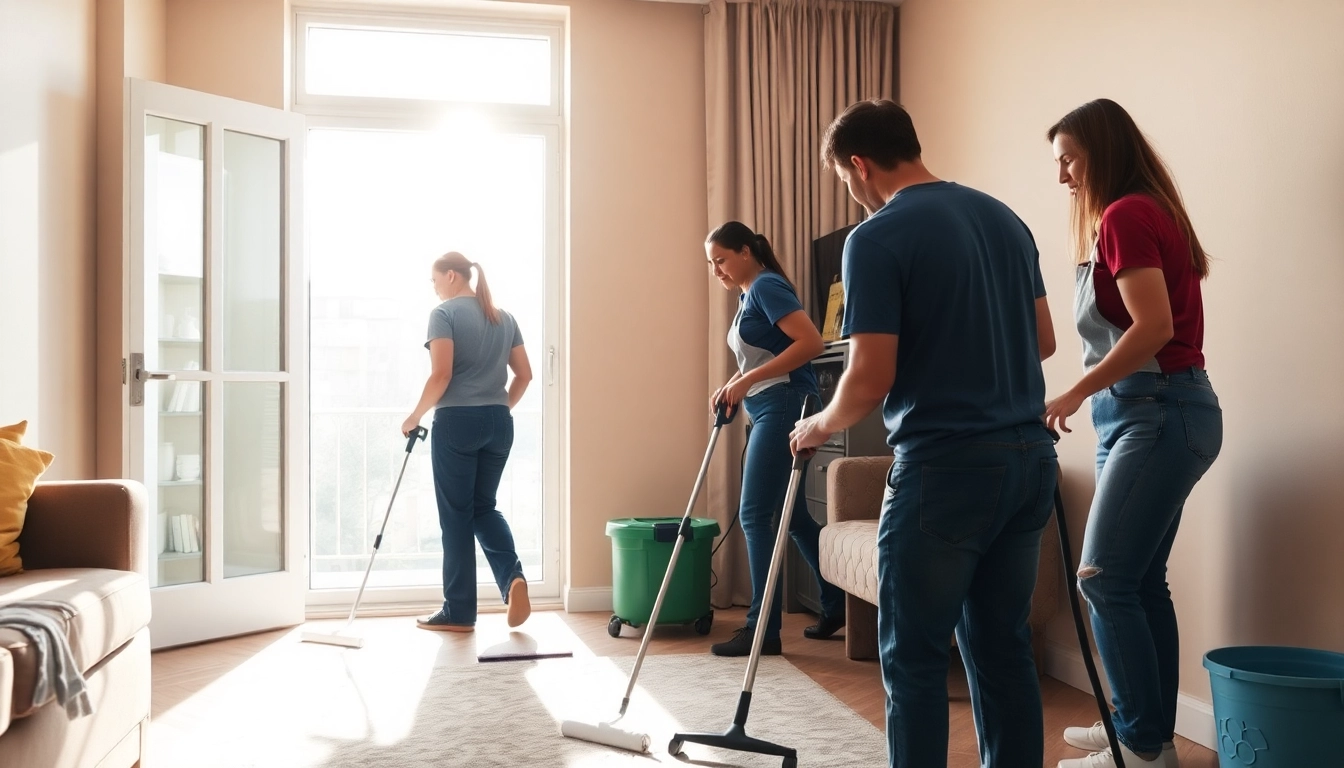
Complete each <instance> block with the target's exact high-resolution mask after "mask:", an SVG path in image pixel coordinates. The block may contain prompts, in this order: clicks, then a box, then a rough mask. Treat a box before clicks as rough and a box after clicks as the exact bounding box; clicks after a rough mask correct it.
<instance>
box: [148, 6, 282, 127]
mask: <svg viewBox="0 0 1344 768" xmlns="http://www.w3.org/2000/svg"><path fill="white" fill-rule="evenodd" d="M166 2H167V6H168V9H167V27H168V30H169V34H168V40H167V69H166V74H167V80H166V81H165V82H167V83H169V84H171V85H180V86H182V87H183V88H191V89H192V90H197V91H205V92H206V93H214V94H218V95H220V96H228V97H230V98H234V99H240V100H242V101H251V102H254V103H256V104H264V105H266V106H268V107H276V108H277V109H284V107H285V72H286V69H285V53H286V50H287V45H286V40H285V35H286V26H285V12H286V3H285V2H284V0H230V2H227V3H222V2H219V0H166ZM225 63H227V65H225Z"/></svg>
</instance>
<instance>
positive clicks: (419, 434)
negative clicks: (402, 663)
mask: <svg viewBox="0 0 1344 768" xmlns="http://www.w3.org/2000/svg"><path fill="white" fill-rule="evenodd" d="M428 434H429V430H428V429H425V428H424V427H416V428H415V429H413V430H411V432H410V434H409V435H407V436H406V437H407V440H406V458H405V459H402V461H401V471H400V472H398V473H397V482H396V485H393V486H392V496H391V497H390V498H388V500H387V511H386V512H384V513H383V525H382V527H381V528H379V529H378V536H377V537H376V538H374V540H373V554H370V555H369V564H368V565H367V566H366V567H365V568H364V579H363V580H362V581H360V582H359V592H358V593H356V594H355V602H354V604H353V605H351V606H350V617H349V618H348V619H346V620H345V626H344V627H341V628H340V630H338V631H337V634H340V633H341V632H344V631H345V629H346V627H349V626H350V625H351V624H353V623H354V621H355V611H358V610H359V601H360V600H361V599H363V597H364V587H365V586H366V585H367V584H368V583H369V573H370V572H372V571H373V556H374V555H376V554H378V547H381V546H382V545H383V531H385V530H387V521H388V518H390V517H392V503H393V502H395V501H396V500H397V491H399V490H401V478H402V476H403V475H405V474H406V465H407V464H409V463H410V461H411V449H412V448H414V447H415V441H416V440H424V439H425V436H426V435H428Z"/></svg>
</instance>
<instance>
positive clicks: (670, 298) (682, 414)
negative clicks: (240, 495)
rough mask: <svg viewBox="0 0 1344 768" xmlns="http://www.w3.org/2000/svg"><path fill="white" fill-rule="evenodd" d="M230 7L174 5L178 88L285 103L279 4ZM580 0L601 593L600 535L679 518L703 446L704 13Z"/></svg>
mask: <svg viewBox="0 0 1344 768" xmlns="http://www.w3.org/2000/svg"><path fill="white" fill-rule="evenodd" d="M415 4H416V5H420V6H431V7H432V6H434V5H435V3H433V2H416V3H415ZM223 5H225V4H223V3H219V2H214V1H213V0H168V27H169V34H168V37H169V41H170V42H169V45H168V82H170V83H173V84H175V85H182V86H185V87H189V88H196V89H199V90H205V91H209V92H213V93H219V94H222V95H226V96H233V97H235V98H241V99H246V100H249V101H260V102H261V103H268V104H272V105H273V106H278V103H277V102H275V101H274V99H276V98H278V96H279V95H280V94H282V93H283V89H284V85H285V73H284V68H283V64H284V61H283V58H284V55H283V53H281V54H280V55H277V52H278V51H280V50H281V49H282V48H283V47H284V44H285V39H284V35H285V34H287V33H285V32H284V31H283V24H284V21H285V19H284V14H283V13H277V12H276V11H277V9H279V8H281V7H282V5H283V4H282V2H281V0H256V2H249V3H245V4H242V5H245V6H246V10H245V11H243V12H241V13H239V14H238V15H237V16H233V10H232V9H233V7H234V5H235V4H233V3H230V4H228V6H229V13H227V14H224V13H223V11H221V10H220V8H221V6H223ZM558 5H565V4H558ZM567 5H568V8H569V14H570V16H569V30H570V36H569V43H570V52H571V62H570V72H571V89H570V116H571V119H570V125H569V130H568V139H569V158H568V166H569V177H570V188H569V191H568V205H569V215H570V230H569V255H570V261H569V270H568V280H569V300H568V314H569V327H568V336H567V343H568V345H569V365H568V369H567V372H568V376H569V395H570V402H569V419H570V429H569V435H568V444H567V445H566V446H565V449H564V453H565V461H566V462H567V463H568V468H569V472H570V475H569V478H568V487H567V491H566V496H565V506H566V508H567V510H568V513H569V516H570V520H571V526H570V531H569V533H568V535H569V536H570V537H571V538H569V539H568V542H569V545H570V546H569V552H570V559H569V563H568V571H569V572H568V579H567V581H568V583H569V585H570V586H571V587H574V588H578V589H589V588H601V587H605V586H608V585H610V584H611V555H610V552H611V543H610V541H609V540H608V539H607V538H606V535H605V533H604V525H605V522H606V521H607V520H608V519H611V518H615V517H625V516H631V515H679V514H681V512H682V509H683V507H684V505H685V503H686V502H685V495H686V494H687V493H689V490H690V486H691V482H692V480H693V479H694V477H695V471H696V469H697V468H698V466H699V458H700V456H701V454H702V453H703V452H704V440H705V439H706V437H707V435H708V422H707V418H706V417H705V413H704V402H705V397H706V396H707V394H708V393H707V392H706V391H705V380H706V377H707V373H706V353H705V336H706V334H707V333H708V331H707V326H706V320H705V312H706V305H707V298H706V295H707V294H706V290H705V284H706V283H705V280H706V278H705V270H704V265H703V258H704V257H703V251H702V250H701V243H702V242H703V239H704V236H705V232H706V231H707V220H706V215H707V214H706V207H707V204H706V191H705V117H704V53H703V51H704V31H703V30H704V22H703V19H702V16H701V10H700V8H699V7H698V6H694V5H685V4H669V3H648V2H636V1H635V0H574V2H572V3H569V4H567ZM499 7H502V6H501V5H500V4H484V5H477V6H476V10H477V11H479V10H480V9H481V8H487V9H489V8H495V9H497V8H499ZM221 14H222V15H221ZM226 16H227V17H228V18H224V17H226ZM257 51H260V53H259V54H256V53H255V52H257ZM254 57H255V58H254ZM258 59H259V60H260V61H261V62H262V63H258V62H257V60H258ZM533 356H534V365H537V366H541V365H542V364H543V363H544V352H543V350H540V349H537V350H534V351H533ZM540 384H541V377H539V378H538V382H537V384H534V386H540ZM408 386H409V385H408ZM407 391H408V397H410V396H411V395H410V390H409V389H408V390H407ZM407 402H408V404H409V402H410V400H408V401H407Z"/></svg>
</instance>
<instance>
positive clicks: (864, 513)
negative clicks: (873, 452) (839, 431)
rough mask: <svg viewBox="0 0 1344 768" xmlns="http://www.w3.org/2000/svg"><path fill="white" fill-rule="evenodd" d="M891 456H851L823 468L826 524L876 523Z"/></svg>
mask: <svg viewBox="0 0 1344 768" xmlns="http://www.w3.org/2000/svg"><path fill="white" fill-rule="evenodd" d="M892 461H894V459H892V457H890V456H853V457H848V458H844V459H836V460H835V461H832V462H831V464H830V466H829V467H827V469H826V517H827V521H828V522H832V523H840V522H844V521H845V520H876V519H877V518H878V517H880V516H881V514H882V495H883V494H884V493H886V490H887V472H888V471H890V470H891V463H892Z"/></svg>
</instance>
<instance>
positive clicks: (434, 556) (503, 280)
mask: <svg viewBox="0 0 1344 768" xmlns="http://www.w3.org/2000/svg"><path fill="white" fill-rule="evenodd" d="M546 158H547V147H546V142H545V139H544V137H542V136H537V135H527V134H511V133H502V132H492V131H489V130H485V131H481V132H469V133H464V134H463V135H455V134H452V133H449V134H447V135H444V134H439V133H414V132H397V131H360V130H338V129H320V130H312V131H310V132H309V139H308V154H307V163H308V166H307V167H308V177H307V182H308V183H307V187H306V189H307V190H308V193H307V199H308V208H307V210H306V211H305V215H306V220H307V222H308V225H307V232H308V243H309V247H308V253H309V254H310V255H311V264H312V280H311V308H312V309H311V311H312V320H311V326H310V327H311V331H312V337H311V339H312V340H311V345H312V346H311V382H312V390H311V391H312V400H311V406H312V422H311V423H312V443H311V445H312V448H311V459H312V493H313V518H312V536H313V541H312V553H313V556H312V558H311V564H312V565H311V568H312V574H311V575H312V578H311V584H312V586H313V588H315V589H325V588H354V587H358V586H359V582H360V578H361V576H362V574H363V569H364V567H365V565H366V564H367V562H368V552H369V546H370V545H371V544H372V543H373V539H374V536H375V535H377V533H378V528H379V526H380V525H381V524H382V520H383V516H384V514H385V513H386V511H387V508H388V504H389V501H390V496H391V494H392V489H393V486H394V485H395V484H396V481H397V477H398V473H399V472H400V471H401V467H402V462H403V460H404V459H405V458H406V454H405V448H406V439H405V438H403V437H402V436H401V433H400V431H399V428H400V425H401V422H402V420H403V419H405V418H406V415H407V414H408V413H409V412H410V409H411V408H412V407H413V406H414V404H415V402H416V399H417V398H418V397H419V395H420V390H421V388H422V387H423V385H424V381H425V379H426V377H427V376H428V375H429V354H428V353H427V352H426V350H425V347H424V341H425V329H426V327H427V322H428V319H429V313H430V311H431V310H432V309H433V308H434V307H435V306H436V305H437V304H438V303H439V301H438V299H436V298H435V296H434V293H433V287H432V285H431V283H430V271H431V268H432V264H433V261H434V259H435V258H437V257H438V256H440V255H442V254H443V253H445V252H447V251H450V250H456V251H461V252H462V253H464V254H466V256H467V257H468V258H469V259H471V260H472V261H476V262H479V263H480V264H481V266H482V267H483V269H484V272H485V274H486V277H487V279H488V281H489V285H490V290H491V292H492V293H493V294H494V299H495V301H496V303H497V304H498V306H499V307H500V308H501V309H504V310H507V311H508V312H510V313H511V314H513V315H514V317H515V318H516V319H517V320H518V325H519V328H520V329H521V331H522V336H523V340H524V342H525V344H526V345H527V349H528V354H529V355H530V356H531V360H532V367H533V369H534V370H541V367H542V365H543V364H544V361H543V359H542V358H541V352H540V350H541V349H543V347H542V340H543V339H544V338H545V336H544V335H543V334H544V331H545V329H544V328H543V324H542V319H543V317H544V315H543V307H544V303H543V286H544V284H543V275H544V272H545V270H544V266H545V263H544V260H543V259H544V254H545V238H544V233H545V225H546V215H547V213H546V210H545V204H544V202H545V189H546V187H545V184H546V183H547V181H546ZM501 201H507V203H503V202H501ZM544 390H545V387H544V386H543V385H542V383H541V381H540V377H538V381H536V382H534V383H533V384H532V386H531V387H529V388H528V391H527V394H526V396H525V397H524V398H523V400H522V402H520V403H519V404H518V406H517V407H516V408H515V409H514V411H513V417H514V443H513V450H512V452H511V454H510V457H509V462H508V465H507V466H506V467H505V470H504V476H503V479H502V481H501V483H500V487H499V493H498V496H497V499H496V507H497V508H498V509H499V511H500V512H501V513H503V515H504V517H505V518H506V519H507V520H508V521H509V525H510V527H511V528H512V529H513V536H514V541H515V544H516V546H517V550H518V556H519V558H520V559H521V560H522V564H523V569H524V571H525V573H526V574H527V577H528V579H530V580H539V579H542V578H543V577H544V574H543V573H542V564H543V560H544V558H543V552H544V551H545V550H544V549H543V545H544V543H545V542H543V535H542V534H543V530H544V520H545V518H544V516H543V507H542V498H543V495H542V482H541V478H542V423H543V422H542V403H543V399H544ZM424 424H425V426H429V427H431V428H432V415H431V416H429V417H426V419H425V420H424ZM429 456H430V445H429V444H427V443H422V444H419V445H417V447H416V448H415V451H414V454H413V455H412V456H411V458H410V461H409V464H408V466H407V468H406V475H405V479H404V480H403V481H402V484H401V487H400V489H399V490H398V492H397V497H396V509H395V510H393V511H392V514H391V518H390V520H389V522H388V525H387V532H386V534H385V536H384V538H383V542H382V547H381V548H380V550H379V555H378V559H377V560H376V561H375V563H374V570H373V573H372V575H371V576H370V578H369V584H370V586H374V587H380V586H381V587H394V586H396V587H412V586H437V585H439V584H441V583H442V570H441V566H442V552H443V549H442V546H441V543H440V542H441V534H440V531H439V513H438V507H437V504H436V501H435V495H434V482H433V477H432V471H431V463H430V460H429ZM476 563H477V571H476V572H477V580H478V582H479V583H481V584H489V583H493V577H492V576H491V573H490V569H489V566H488V563H487V562H486V560H485V557H484V556H483V555H482V553H481V552H480V550H479V548H478V549H477V554H476Z"/></svg>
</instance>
